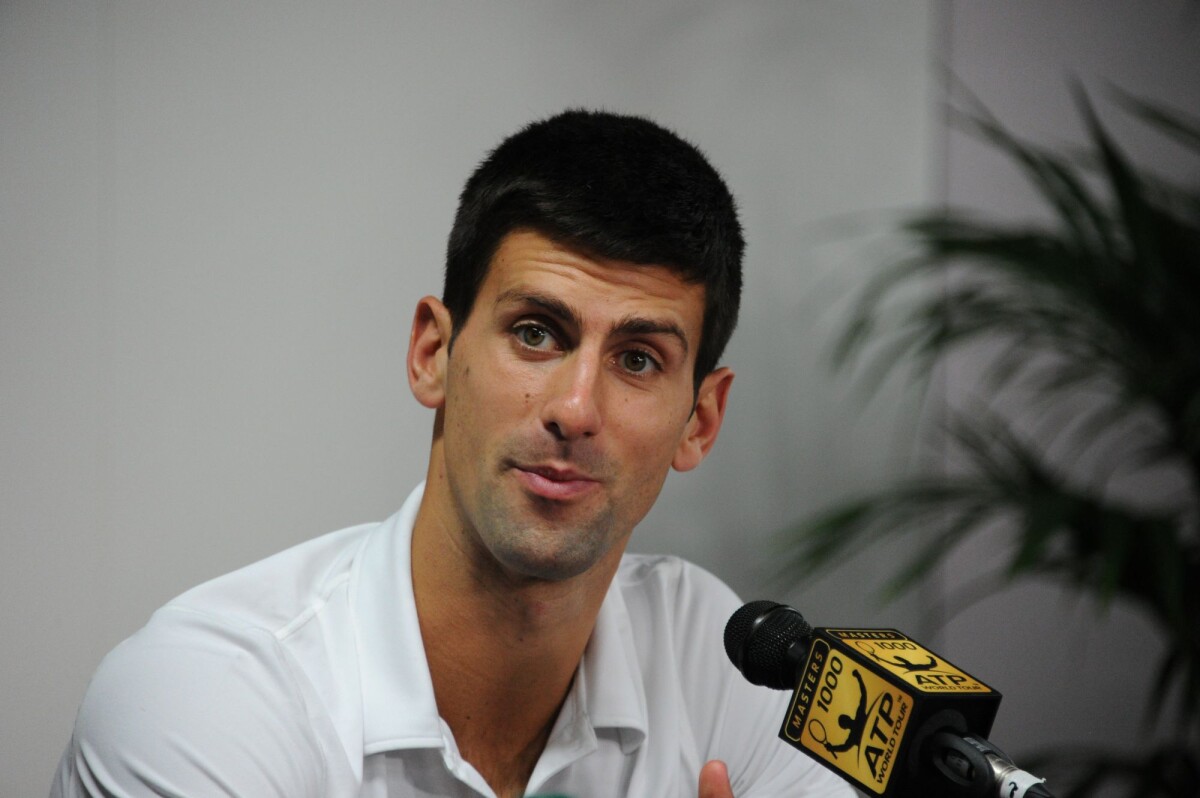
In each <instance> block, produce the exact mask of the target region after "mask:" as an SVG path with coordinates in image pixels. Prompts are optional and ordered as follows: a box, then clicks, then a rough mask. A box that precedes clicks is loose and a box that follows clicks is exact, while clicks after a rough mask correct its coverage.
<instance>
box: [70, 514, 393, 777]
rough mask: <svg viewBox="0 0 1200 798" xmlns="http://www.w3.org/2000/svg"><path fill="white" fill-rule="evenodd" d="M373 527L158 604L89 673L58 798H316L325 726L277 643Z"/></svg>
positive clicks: (316, 602) (316, 604) (323, 598)
mask: <svg viewBox="0 0 1200 798" xmlns="http://www.w3.org/2000/svg"><path fill="white" fill-rule="evenodd" d="M375 526H376V525H368V526H362V527H353V528H350V529H346V530H342V531H340V532H334V533H331V534H329V535H324V536H322V537H319V538H315V539H313V540H311V541H307V542H305V543H302V544H300V545H299V546H296V547H293V548H291V549H288V550H286V551H284V552H281V553H279V554H276V555H273V556H271V557H268V558H267V559H265V560H262V561H260V562H257V563H254V564H252V565H249V566H247V567H245V568H242V569H239V570H237V571H234V572H232V573H230V574H226V575H224V576H221V577H218V578H216V579H213V580H211V581H209V582H206V583H204V584H202V585H200V586H199V587H196V588H193V589H192V590H189V591H187V592H186V593H184V594H182V595H181V596H179V597H177V598H175V599H173V600H172V601H170V602H168V603H167V605H166V606H164V607H162V608H161V609H159V610H158V611H157V612H156V613H155V614H154V615H153V616H152V617H151V619H150V621H149V622H148V623H147V624H146V625H145V626H144V627H143V628H142V629H140V630H139V631H137V632H136V633H135V634H134V635H132V636H131V637H129V638H128V639H127V640H125V641H124V642H122V643H121V644H119V645H118V646H117V647H116V648H114V649H113V650H112V651H111V652H110V653H109V654H108V656H106V657H105V658H104V659H103V661H102V662H101V663H100V665H99V667H98V668H97V670H96V672H95V674H94V676H93V677H92V680H91V682H90V683H89V685H88V688H87V691H86V693H85V695H84V698H83V701H82V703H81V705H80V708H79V714H78V716H77V718H76V724H75V731H74V734H73V736H72V739H71V743H70V746H69V747H68V750H67V753H66V755H65V756H64V758H63V761H62V763H61V765H60V773H59V780H60V782H61V783H64V784H66V785H74V786H73V787H71V788H70V789H65V790H64V792H63V794H64V795H77V794H83V795H88V794H109V793H110V792H114V791H115V792H116V793H117V794H126V793H128V794H133V795H141V794H152V795H157V794H177V795H179V794H182V795H192V794H210V793H212V792H214V791H224V792H230V793H232V794H240V795H271V794H288V795H298V796H299V795H321V794H323V793H324V785H325V782H326V773H325V769H326V767H327V762H326V757H325V750H326V749H327V748H328V745H327V738H328V737H329V731H328V728H327V726H326V723H325V721H324V720H323V718H324V715H323V714H322V710H321V709H320V708H319V707H317V706H315V704H316V703H317V702H315V701H314V700H313V690H312V688H311V686H307V682H306V675H305V673H304V669H303V667H302V666H301V664H300V663H299V662H298V661H297V659H296V656H295V655H294V653H293V652H292V651H290V650H289V649H288V648H287V647H286V646H285V645H283V644H282V643H281V638H282V637H283V636H284V634H285V633H286V632H287V631H288V630H289V629H292V628H294V627H295V626H296V625H298V624H300V623H303V622H304V619H306V618H308V617H311V616H312V615H313V614H315V613H316V612H317V611H318V610H319V609H320V608H322V607H324V606H326V604H327V603H328V601H329V599H330V596H331V594H332V593H334V592H336V591H337V590H338V589H339V588H341V587H342V586H344V585H346V583H347V580H348V575H349V573H350V571H351V570H352V567H353V563H354V559H355V555H356V552H357V551H358V549H359V547H360V546H361V543H362V541H363V540H365V539H366V537H368V536H369V535H370V532H371V530H372V529H373V528H374V527H375ZM88 784H94V785H97V786H98V787H103V790H100V789H85V788H86V787H87V785H88ZM281 790H283V791H284V792H283V793H281V792H280V791H281Z"/></svg>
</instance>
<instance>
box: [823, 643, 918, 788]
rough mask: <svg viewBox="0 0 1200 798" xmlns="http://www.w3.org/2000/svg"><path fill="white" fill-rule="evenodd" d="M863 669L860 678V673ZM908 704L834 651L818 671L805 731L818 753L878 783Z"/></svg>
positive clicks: (888, 770) (885, 774)
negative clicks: (814, 699)
mask: <svg viewBox="0 0 1200 798" xmlns="http://www.w3.org/2000/svg"><path fill="white" fill-rule="evenodd" d="M864 673H865V676H866V678H865V679H864ZM909 709H910V704H909V701H908V699H907V697H906V696H904V695H903V694H902V693H899V692H894V691H893V690H892V689H891V688H890V687H889V685H888V684H887V683H886V682H884V681H883V680H882V679H879V677H877V676H875V675H874V674H872V673H870V672H869V671H865V672H864V671H863V670H861V669H860V668H859V667H857V666H855V665H854V663H852V662H849V661H847V660H845V659H843V658H842V657H840V656H838V654H837V653H836V652H835V653H833V654H832V656H831V657H830V658H829V661H828V665H827V667H826V668H825V670H824V673H823V674H822V677H821V686H820V688H819V690H818V691H817V695H816V703H815V706H814V712H813V713H812V714H811V715H810V717H809V719H808V724H807V726H806V728H805V736H806V737H807V738H808V739H809V740H810V741H811V742H812V743H814V744H815V747H813V746H808V747H810V750H815V751H816V752H817V753H818V754H820V755H822V756H823V758H825V759H827V760H829V761H830V762H832V763H835V764H836V765H837V767H838V769H839V770H843V771H845V772H848V773H851V774H856V775H857V776H858V777H859V778H860V780H861V781H863V782H868V783H875V784H878V785H884V784H886V783H887V778H888V776H889V775H890V773H891V767H892V764H893V761H894V759H895V755H896V749H897V747H898V746H899V743H900V740H901V738H902V736H903V733H904V730H905V728H906V721H907V719H908V714H909Z"/></svg>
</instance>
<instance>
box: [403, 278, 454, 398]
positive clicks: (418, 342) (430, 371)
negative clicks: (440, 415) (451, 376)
mask: <svg viewBox="0 0 1200 798" xmlns="http://www.w3.org/2000/svg"><path fill="white" fill-rule="evenodd" d="M451 331H452V325H451V323H450V311H449V310H447V309H446V306H445V305H443V304H442V302H441V300H439V299H437V298H436V297H432V296H427V297H424V298H423V299H421V301H420V302H418V303H417V310H416V312H415V313H414V314H413V323H412V333H411V334H410V335H409V338H408V385H409V387H410V388H411V389H412V393H413V396H415V397H416V398H417V401H418V402H420V403H421V404H423V405H425V406H426V407H428V408H431V409H438V408H440V407H441V406H442V404H443V403H445V401H446V362H447V360H448V358H449V357H450V335H451Z"/></svg>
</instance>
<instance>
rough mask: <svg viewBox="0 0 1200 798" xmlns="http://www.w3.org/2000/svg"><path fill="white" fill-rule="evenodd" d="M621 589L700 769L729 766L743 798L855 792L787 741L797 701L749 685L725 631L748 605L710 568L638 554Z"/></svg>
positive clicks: (647, 662) (646, 663)
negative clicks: (782, 733) (787, 719)
mask: <svg viewBox="0 0 1200 798" xmlns="http://www.w3.org/2000/svg"><path fill="white" fill-rule="evenodd" d="M615 584H616V585H617V587H618V588H619V589H620V591H621V595H622V598H623V599H624V601H625V605H626V607H627V611H628V614H629V624H630V626H631V628H632V630H633V636H634V644H635V645H636V647H637V648H638V657H639V660H640V661H641V662H642V668H643V679H644V680H645V682H646V685H647V692H648V693H650V692H656V694H659V695H660V696H661V693H663V692H669V691H671V690H678V691H679V695H680V706H679V712H680V714H681V715H682V716H683V717H685V718H686V723H687V727H688V728H687V731H686V733H687V734H689V735H690V736H691V737H692V738H693V739H694V740H695V743H696V746H697V756H698V759H699V762H698V764H702V763H703V762H705V761H707V760H709V759H721V760H724V761H725V762H726V764H727V765H728V766H729V772H730V775H731V777H732V779H733V787H734V794H735V795H739V796H741V795H744V796H771V795H797V796H814V798H815V796H822V797H823V798H831V797H832V796H839V798H842V797H843V796H844V797H845V798H851V797H852V796H853V795H854V792H853V790H851V789H850V788H849V787H848V786H847V785H846V783H845V782H844V781H842V780H841V779H840V778H838V777H836V776H834V775H833V774H832V773H830V772H829V771H827V770H825V769H824V768H822V767H820V766H819V765H817V764H816V763H815V762H814V761H813V760H812V759H810V758H809V757H807V756H805V755H804V754H802V753H800V752H798V751H796V750H794V749H792V748H791V747H789V746H787V745H785V744H784V743H782V742H781V741H780V740H779V739H778V731H779V728H780V726H781V725H782V723H783V719H784V716H785V714H786V712H787V704H788V699H789V695H788V694H787V693H786V692H781V691H775V690H770V689H767V688H764V687H757V686H755V685H752V684H750V683H749V682H748V681H746V680H745V679H744V678H742V676H741V674H739V673H738V672H737V670H736V669H735V668H734V667H733V665H732V664H731V663H730V662H729V659H728V657H726V655H725V646H724V632H725V624H726V622H727V621H728V620H729V616H730V615H732V614H733V613H734V612H735V611H736V610H737V609H738V607H740V606H741V600H740V599H739V598H738V596H737V594H735V593H734V592H733V590H731V589H730V588H729V587H728V586H727V585H726V584H725V583H724V582H722V581H721V580H720V579H718V578H717V577H716V576H714V575H713V574H711V573H709V572H708V571H706V570H705V569H703V568H701V567H699V566H697V565H694V564H692V563H689V562H687V561H686V560H682V559H680V558H678V557H672V556H650V555H638V554H630V555H626V557H625V559H624V560H623V561H622V563H621V568H620V569H619V571H618V574H617V578H616V580H615Z"/></svg>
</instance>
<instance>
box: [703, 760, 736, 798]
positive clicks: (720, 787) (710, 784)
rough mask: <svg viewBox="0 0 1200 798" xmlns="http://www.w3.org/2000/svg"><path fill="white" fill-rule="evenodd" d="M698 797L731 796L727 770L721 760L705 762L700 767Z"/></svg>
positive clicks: (722, 797) (727, 797)
mask: <svg viewBox="0 0 1200 798" xmlns="http://www.w3.org/2000/svg"><path fill="white" fill-rule="evenodd" d="M700 798H733V788H732V787H730V786H729V770H728V769H727V768H726V767H725V763H724V762H722V761H721V760H719V759H714V760H712V761H711V762H706V763H705V764H704V767H702V768H700Z"/></svg>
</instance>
